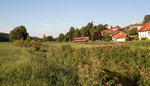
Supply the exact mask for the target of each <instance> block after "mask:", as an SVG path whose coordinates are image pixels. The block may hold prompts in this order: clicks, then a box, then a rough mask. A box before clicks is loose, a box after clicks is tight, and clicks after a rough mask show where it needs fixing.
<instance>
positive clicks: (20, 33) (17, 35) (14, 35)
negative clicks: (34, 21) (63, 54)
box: [9, 25, 28, 41]
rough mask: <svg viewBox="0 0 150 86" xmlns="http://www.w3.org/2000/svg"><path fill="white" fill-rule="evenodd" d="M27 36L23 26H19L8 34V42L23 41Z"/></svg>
mask: <svg viewBox="0 0 150 86" xmlns="http://www.w3.org/2000/svg"><path fill="white" fill-rule="evenodd" d="M27 36H28V33H27V31H26V28H25V26H22V25H21V26H19V27H16V28H14V30H12V31H11V32H10V34H9V39H10V41H15V40H21V39H23V40H25V39H26V38H27Z"/></svg>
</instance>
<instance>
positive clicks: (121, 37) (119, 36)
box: [112, 31, 127, 42]
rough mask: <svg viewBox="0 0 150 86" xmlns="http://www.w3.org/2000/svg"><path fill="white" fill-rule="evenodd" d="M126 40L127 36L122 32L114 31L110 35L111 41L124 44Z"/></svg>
mask: <svg viewBox="0 0 150 86" xmlns="http://www.w3.org/2000/svg"><path fill="white" fill-rule="evenodd" d="M126 39H127V34H126V33H124V32H122V31H114V32H113V33H112V40H113V41H118V42H124V41H126Z"/></svg>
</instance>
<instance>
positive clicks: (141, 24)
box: [129, 23, 144, 27]
mask: <svg viewBox="0 0 150 86" xmlns="http://www.w3.org/2000/svg"><path fill="white" fill-rule="evenodd" d="M143 25H144V23H140V24H131V25H129V27H132V26H143Z"/></svg>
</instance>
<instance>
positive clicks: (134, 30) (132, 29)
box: [129, 28, 138, 35]
mask: <svg viewBox="0 0 150 86" xmlns="http://www.w3.org/2000/svg"><path fill="white" fill-rule="evenodd" d="M129 34H130V35H137V34H138V31H137V28H131V30H130V31H129Z"/></svg>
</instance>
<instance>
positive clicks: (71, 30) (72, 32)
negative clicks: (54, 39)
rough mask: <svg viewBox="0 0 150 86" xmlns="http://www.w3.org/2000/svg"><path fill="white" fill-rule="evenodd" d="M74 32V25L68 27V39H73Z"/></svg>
mask: <svg viewBox="0 0 150 86" xmlns="http://www.w3.org/2000/svg"><path fill="white" fill-rule="evenodd" d="M74 33H75V29H74V27H70V30H69V41H73V38H74V37H73V34H74Z"/></svg>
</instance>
